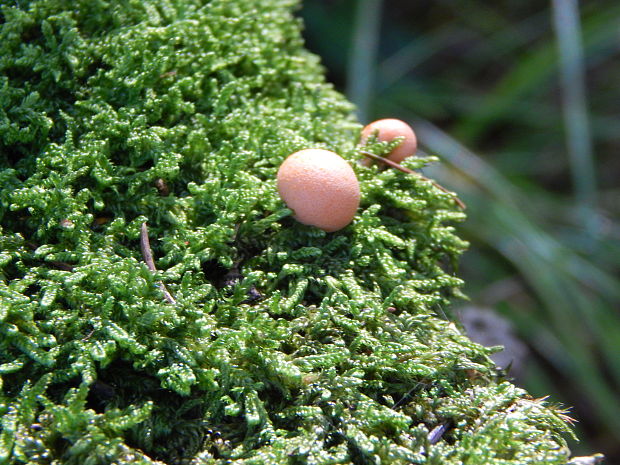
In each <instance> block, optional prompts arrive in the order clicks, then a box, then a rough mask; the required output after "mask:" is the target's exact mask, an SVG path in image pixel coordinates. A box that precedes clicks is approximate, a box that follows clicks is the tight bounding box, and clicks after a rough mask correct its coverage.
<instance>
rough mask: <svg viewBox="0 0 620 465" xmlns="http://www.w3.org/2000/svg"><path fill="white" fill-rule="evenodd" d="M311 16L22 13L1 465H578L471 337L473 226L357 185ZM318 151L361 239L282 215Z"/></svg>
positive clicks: (9, 101) (421, 201)
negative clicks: (467, 232) (285, 185)
mask: <svg viewBox="0 0 620 465" xmlns="http://www.w3.org/2000/svg"><path fill="white" fill-rule="evenodd" d="M296 7H297V2H296V1H291V0H285V1H283V0H210V1H208V0H31V1H28V0H19V1H18V0H5V1H3V2H2V7H1V10H0V299H1V300H0V383H1V384H0V389H1V391H0V415H1V416H2V419H1V420H0V421H1V423H0V428H1V431H0V463H11V464H22V463H29V464H51V463H54V464H80V465H82V464H110V463H119V464H129V463H132V464H133V463H142V464H150V463H167V464H178V463H191V464H287V463H288V464H303V463H309V464H328V463H329V464H337V463H338V464H340V463H342V464H345V463H353V464H378V463H382V464H410V463H419V464H422V463H424V464H461V463H480V464H483V463H484V464H540V463H555V464H564V463H566V462H567V460H568V457H569V451H568V449H567V448H566V445H565V442H564V440H563V438H562V435H566V434H570V430H569V428H567V426H566V422H565V420H566V417H564V415H563V413H562V412H561V411H559V410H557V409H554V408H552V407H551V406H549V405H546V404H545V403H544V402H542V401H540V400H536V399H532V398H531V397H529V396H528V395H527V394H526V393H525V392H524V391H522V390H520V389H518V388H516V387H514V386H513V385H511V384H510V383H509V382H507V381H506V380H504V379H503V377H502V374H501V373H500V372H499V371H498V370H497V369H496V367H495V366H494V365H493V363H492V362H491V361H490V359H489V358H488V355H489V353H490V351H491V349H487V348H483V347H481V346H478V345H476V344H474V343H472V342H471V341H470V340H469V339H468V338H467V337H465V336H464V335H463V334H462V332H461V331H460V330H459V329H458V327H457V326H456V325H455V324H454V323H452V322H451V321H450V318H449V311H448V308H449V302H450V300H451V299H452V298H453V297H458V296H459V295H460V294H459V288H460V286H461V285H462V282H461V280H460V279H459V278H458V277H457V276H456V267H457V259H458V256H459V254H460V253H461V252H462V251H463V250H464V248H465V247H466V244H465V243H464V242H463V241H462V240H460V239H459V238H458V237H457V236H456V235H455V233H454V228H453V226H452V225H451V224H453V223H454V222H456V221H460V220H462V219H463V217H464V214H463V213H462V211H461V210H460V209H459V207H458V205H457V204H456V203H455V202H454V199H453V197H452V196H451V195H450V194H449V193H446V192H444V191H442V190H440V189H438V188H437V186H435V185H433V184H432V183H431V182H429V181H428V180H425V179H422V178H419V177H416V176H414V175H410V174H406V173H402V172H400V171H396V170H379V169H378V168H377V167H376V166H372V167H366V166H362V165H360V164H358V163H356V162H357V161H358V160H359V159H361V158H362V155H361V154H360V153H359V150H360V149H359V147H357V142H358V138H359V131H360V128H361V126H360V125H359V123H358V122H357V121H356V120H355V119H354V117H353V115H352V107H351V105H350V104H349V103H348V102H347V101H346V100H345V99H344V98H343V97H342V96H341V95H339V94H338V93H337V92H336V91H334V89H333V88H332V87H331V86H330V85H329V84H327V83H326V82H325V81H324V78H323V70H322V69H321V67H320V65H319V63H318V60H317V58H316V57H315V56H313V55H312V54H310V53H308V52H307V51H305V50H304V48H303V42H302V39H301V36H300V23H299V21H298V20H297V19H295V18H294V17H293V16H292V12H293V10H294V9H295V8H296ZM335 46H337V44H335ZM309 147H320V148H326V149H330V150H333V151H335V152H337V153H339V154H341V155H342V156H343V157H344V158H345V159H347V160H348V161H349V162H350V163H351V166H353V167H354V169H355V171H356V173H357V176H358V178H359V180H360V185H361V189H362V202H361V207H360V209H359V211H358V214H357V215H356V217H355V219H354V221H353V223H352V224H351V225H349V226H348V227H347V228H345V229H343V230H341V231H338V232H335V233H325V232H323V231H321V230H318V229H316V228H313V227H309V226H304V225H301V224H299V223H297V222H296V221H295V220H294V219H293V218H292V216H291V214H292V212H291V211H290V210H288V209H287V208H286V207H285V205H284V204H283V203H282V201H281V199H280V198H279V196H278V194H277V191H276V188H275V173H276V171H277V169H278V166H279V165H280V164H281V162H282V161H283V160H284V158H285V157H286V156H287V155H289V154H290V153H292V152H294V151H297V150H300V149H304V148H309ZM388 148H389V147H387V146H386V145H385V144H380V143H379V144H374V145H372V146H370V147H366V149H368V150H372V151H374V153H376V154H382V153H385V151H386V150H387V149H388ZM430 161H433V159H423V158H417V159H409V160H408V161H407V162H405V165H406V166H407V167H409V168H412V169H418V168H420V167H422V166H424V165H425V164H426V163H428V162H430ZM143 223H147V225H148V234H149V235H150V244H151V247H152V253H153V257H154V260H155V264H156V266H157V269H158V270H159V271H157V272H153V271H151V270H150V269H149V267H148V266H147V264H146V263H145V262H144V260H143V257H142V253H141V247H140V242H141V241H140V239H141V238H140V231H141V226H142V224H143ZM143 239H144V238H143ZM160 283H164V284H165V288H166V289H167V290H168V291H169V292H170V294H171V296H173V300H171V299H167V298H166V296H165V295H164V293H163V291H162V289H163V286H160V285H159V284H160Z"/></svg>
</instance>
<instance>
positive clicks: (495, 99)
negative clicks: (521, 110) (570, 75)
mask: <svg viewBox="0 0 620 465" xmlns="http://www.w3.org/2000/svg"><path fill="white" fill-rule="evenodd" d="M619 16H620V3H619V4H617V5H615V6H613V7H608V8H604V9H601V10H600V11H596V12H593V13H592V14H590V15H589V16H588V18H587V20H585V21H584V23H583V28H582V29H583V39H584V47H585V49H586V50H588V49H597V48H598V47H601V46H603V47H607V48H609V49H611V48H610V47H609V44H613V43H615V42H616V40H617V34H618V17H619ZM555 57H556V52H555V44H553V43H547V42H545V43H544V44H543V45H541V46H540V47H539V48H537V49H534V50H532V51H531V52H527V53H526V54H524V55H523V56H521V57H519V60H518V61H517V62H516V63H515V65H514V67H513V68H512V69H511V71H510V72H508V73H507V74H506V75H504V76H503V77H502V79H501V80H500V81H499V82H498V83H497V84H496V86H495V88H494V89H493V90H492V91H491V92H489V93H488V94H487V95H486V96H485V97H484V98H483V99H482V100H481V101H480V102H479V103H478V105H476V107H475V108H473V111H472V112H471V113H470V114H469V115H468V118H466V119H463V120H462V121H461V123H460V124H459V125H458V126H457V127H456V129H455V131H454V134H455V135H456V137H457V138H458V139H459V140H462V141H464V142H466V143H472V142H474V141H476V140H478V139H479V138H480V137H481V136H482V134H483V133H484V131H486V130H487V129H488V128H489V127H490V126H491V125H492V123H493V122H494V121H495V120H496V119H501V118H506V116H509V115H511V108H512V106H513V105H516V104H518V103H519V102H520V101H521V100H522V99H523V98H524V97H525V96H526V95H527V94H529V93H531V92H533V91H534V90H535V89H536V87H537V86H540V85H541V84H543V83H544V82H545V80H546V79H549V78H550V77H552V76H553V72H554V71H555V67H554V66H553V63H555Z"/></svg>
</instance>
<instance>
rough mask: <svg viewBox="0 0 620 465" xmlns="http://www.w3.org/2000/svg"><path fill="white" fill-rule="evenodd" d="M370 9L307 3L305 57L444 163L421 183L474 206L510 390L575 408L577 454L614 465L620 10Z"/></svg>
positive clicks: (473, 5) (467, 2) (617, 440)
mask: <svg viewBox="0 0 620 465" xmlns="http://www.w3.org/2000/svg"><path fill="white" fill-rule="evenodd" d="M376 3H377V2H376V1H375V2H373V1H372V0H363V1H356V0H332V1H319V0H308V1H306V2H305V7H304V10H303V16H304V19H305V22H306V32H305V36H306V39H307V41H308V46H309V48H310V49H311V50H313V51H315V52H317V53H318V54H319V55H321V56H322V57H323V60H324V64H325V66H326V67H327V69H328V71H329V75H328V76H329V78H330V79H332V80H333V81H334V82H336V83H338V85H339V86H340V87H341V88H342V89H343V90H346V91H347V92H348V95H349V96H350V98H351V99H352V100H353V101H354V103H357V104H359V105H360V107H359V115H360V116H361V117H362V119H364V120H367V121H370V120H372V119H376V118H379V117H387V116H390V117H400V118H401V119H404V120H406V121H409V122H411V123H412V124H413V125H414V129H415V130H416V132H417V133H418V136H419V139H420V141H421V146H422V147H423V149H424V150H426V151H427V152H430V153H433V154H437V155H439V156H440V157H442V158H443V159H444V161H446V162H447V163H446V164H443V165H442V166H438V167H435V168H434V169H433V170H432V171H427V173H429V172H430V173H432V175H433V176H435V177H437V178H438V179H440V180H441V181H442V183H444V184H445V185H446V186H448V187H449V188H451V189H453V190H456V191H457V192H458V193H459V195H460V196H462V198H463V199H464V200H465V201H466V203H467V204H468V206H469V209H468V221H467V222H466V223H465V225H464V226H462V227H461V228H462V231H463V232H464V233H465V234H466V236H467V238H468V239H469V240H470V241H471V243H472V247H471V250H470V252H468V253H467V254H466V255H465V257H464V260H463V266H462V275H463V276H464V278H465V280H466V282H467V287H466V292H467V294H469V296H470V297H471V299H472V301H473V303H474V304H477V305H480V306H491V307H493V308H494V309H495V310H496V311H497V312H498V313H500V314H502V315H504V316H506V317H508V318H509V319H510V320H511V321H512V322H513V324H514V325H515V327H516V329H517V331H518V333H519V335H520V337H521V338H522V339H523V340H524V341H526V342H527V344H528V345H529V348H530V350H531V352H532V354H533V357H532V358H531V359H530V360H529V361H528V364H527V366H528V370H527V372H526V373H525V375H524V376H523V377H522V378H521V379H519V382H520V383H521V384H523V385H525V386H526V387H527V388H528V389H529V390H530V391H531V392H533V393H536V394H540V395H545V394H548V393H553V395H552V399H554V400H559V401H562V402H563V403H565V404H567V405H570V406H573V410H572V415H573V416H574V417H576V418H577V419H578V420H579V422H580V424H579V428H581V429H582V430H583V431H582V433H581V436H582V437H584V438H586V440H585V441H584V442H582V443H581V444H580V445H574V446H573V447H575V448H576V449H577V450H579V449H581V450H583V451H592V450H601V451H603V452H605V453H606V454H607V455H608V457H609V461H610V463H618V462H619V461H620V447H619V446H618V445H619V444H620V403H619V402H618V391H619V390H620V362H619V360H620V359H619V358H618V353H620V314H619V309H620V280H619V279H618V276H619V274H620V273H619V272H620V267H619V263H620V240H619V239H620V225H619V223H618V218H619V216H620V215H619V213H620V189H619V184H618V178H619V177H620V158H619V157H618V153H619V152H620V132H618V129H617V128H618V125H619V123H620V113H619V111H618V102H619V101H620V86H618V84H617V83H618V82H620V61H619V60H618V58H619V57H620V38H619V36H618V24H620V4H619V3H618V2H617V1H616V0H599V1H594V2H581V4H580V5H577V2H568V1H567V2H539V1H534V0H519V1H509V0H504V1H499V2H484V1H482V0H457V1H452V0H439V1H433V2H431V1H418V2H411V1H397V0H389V1H386V2H382V5H379V7H377V5H376ZM574 7H579V8H580V11H579V16H578V17H577V19H579V20H580V21H574V19H575V18H574V17H573V18H572V20H571V14H573V13H574V10H573V11H571V8H574ZM554 8H555V10H554ZM377 12H378V13H377ZM376 14H380V15H381V18H380V21H377V19H376V18H374V21H371V20H369V19H368V18H364V15H376ZM554 18H556V20H555V23H554ZM374 24H377V25H378V26H377V27H376V28H375V27H374V26H373V25H374ZM554 24H555V27H554ZM580 45H581V46H582V47H583V50H582V52H583V54H582V56H583V59H582V58H581V56H580V55H581V54H580V52H581V51H580V50H579V47H580ZM364 50H366V53H362V52H363V51H364ZM559 50H563V53H564V59H565V60H566V59H567V60H568V62H566V61H563V60H560V59H559V53H558V51H559ZM582 76H585V85H586V88H587V93H586V96H587V98H588V100H587V106H585V107H584V106H583V105H582V106H581V107H580V97H582V96H580V95H579V93H580V86H581V85H582V84H583V82H580V79H581V77H582ZM581 104H583V100H582V101H581ZM584 110H585V111H584ZM580 112H581V113H580ZM367 121H366V122H367ZM588 121H589V123H590V124H589V130H588V127H587V122H588ZM363 122H364V121H363ZM431 122H432V123H431ZM440 128H441V129H440ZM569 154H570V156H569ZM592 154H594V155H592ZM588 166H593V167H594V171H593V173H591V174H589V173H588V172H587V170H588ZM583 167H586V168H583ZM584 190H585V194H584V193H583V191H584Z"/></svg>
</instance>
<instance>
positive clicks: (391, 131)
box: [361, 118, 418, 163]
mask: <svg viewBox="0 0 620 465" xmlns="http://www.w3.org/2000/svg"><path fill="white" fill-rule="evenodd" d="M375 131H378V133H377V137H378V139H379V140H380V141H381V142H390V141H392V140H394V139H396V138H397V137H404V140H403V141H402V142H401V143H400V144H399V145H398V146H397V147H396V148H395V149H394V150H392V151H391V152H390V153H389V154H388V156H387V158H389V159H390V160H391V161H393V162H395V163H400V162H401V161H403V160H404V159H405V158H407V157H410V156H411V155H414V154H415V152H416V150H417V148H418V140H417V138H416V136H415V133H414V132H413V129H411V126H409V125H408V124H407V123H405V122H404V121H401V120H399V119H394V118H386V119H379V120H377V121H373V122H372V123H370V124H369V125H367V126H366V127H365V128H364V129H362V138H361V143H362V144H365V143H366V141H367V140H368V137H370V135H371V134H372V133H373V132H375Z"/></svg>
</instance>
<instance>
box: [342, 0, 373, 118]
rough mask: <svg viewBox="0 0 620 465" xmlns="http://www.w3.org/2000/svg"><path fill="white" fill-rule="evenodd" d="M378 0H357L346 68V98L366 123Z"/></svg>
mask: <svg viewBox="0 0 620 465" xmlns="http://www.w3.org/2000/svg"><path fill="white" fill-rule="evenodd" d="M381 5H382V0H360V1H359V2H358V3H357V11H356V16H355V23H354V25H353V44H352V46H351V53H350V55H349V65H348V70H347V97H348V98H349V100H351V101H352V102H353V103H354V104H355V105H356V106H357V117H358V119H359V120H360V121H362V122H363V123H367V122H368V115H369V110H370V102H371V101H372V99H373V95H374V91H373V89H374V86H375V78H376V66H377V65H376V63H377V53H378V49H379V33H380V29H381Z"/></svg>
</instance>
